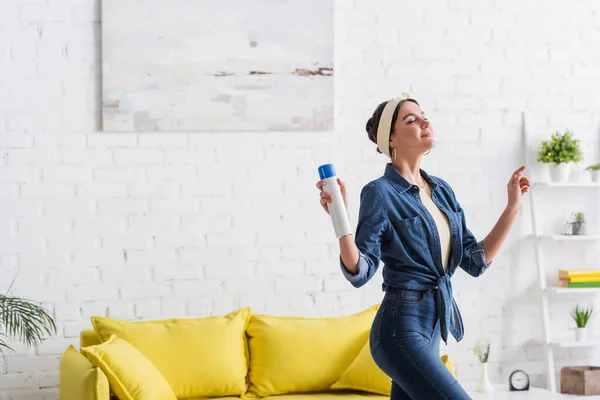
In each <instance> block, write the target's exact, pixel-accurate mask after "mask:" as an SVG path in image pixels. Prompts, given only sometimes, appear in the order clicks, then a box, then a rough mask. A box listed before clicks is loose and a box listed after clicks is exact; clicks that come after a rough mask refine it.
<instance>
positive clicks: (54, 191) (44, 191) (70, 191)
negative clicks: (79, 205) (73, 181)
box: [21, 183, 75, 200]
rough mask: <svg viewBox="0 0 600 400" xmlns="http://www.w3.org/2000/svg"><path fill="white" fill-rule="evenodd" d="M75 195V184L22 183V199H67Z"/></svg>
mask: <svg viewBox="0 0 600 400" xmlns="http://www.w3.org/2000/svg"><path fill="white" fill-rule="evenodd" d="M74 196H75V186H74V185H69V184H63V183H24V184H23V185H21V197H22V198H23V199H34V200H37V199H69V198H72V197H74Z"/></svg>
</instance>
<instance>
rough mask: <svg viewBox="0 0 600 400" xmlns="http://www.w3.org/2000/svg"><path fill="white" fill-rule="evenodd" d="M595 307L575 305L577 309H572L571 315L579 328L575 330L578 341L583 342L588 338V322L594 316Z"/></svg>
mask: <svg viewBox="0 0 600 400" xmlns="http://www.w3.org/2000/svg"><path fill="white" fill-rule="evenodd" d="M592 311H593V307H588V308H580V307H579V306H575V309H574V310H573V311H571V317H573V320H574V321H575V323H576V324H577V330H576V331H575V337H576V339H577V341H578V342H583V341H585V340H586V339H587V323H588V321H589V320H590V317H591V316H592Z"/></svg>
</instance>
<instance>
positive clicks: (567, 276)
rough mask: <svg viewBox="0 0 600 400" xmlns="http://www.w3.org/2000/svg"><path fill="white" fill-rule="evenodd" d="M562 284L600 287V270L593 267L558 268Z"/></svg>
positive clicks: (571, 286) (579, 286)
mask: <svg viewBox="0 0 600 400" xmlns="http://www.w3.org/2000/svg"><path fill="white" fill-rule="evenodd" d="M558 279H559V280H560V286H561V287H565V288H595V287H597V288H600V271H599V270H592V269H579V270H574V269H560V270H558Z"/></svg>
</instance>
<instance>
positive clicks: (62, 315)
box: [54, 303, 81, 321]
mask: <svg viewBox="0 0 600 400" xmlns="http://www.w3.org/2000/svg"><path fill="white" fill-rule="evenodd" d="M54 317H55V318H56V319H58V320H60V321H76V320H79V319H81V309H80V308H79V306H78V305H77V304H70V303H60V304H57V305H55V306H54Z"/></svg>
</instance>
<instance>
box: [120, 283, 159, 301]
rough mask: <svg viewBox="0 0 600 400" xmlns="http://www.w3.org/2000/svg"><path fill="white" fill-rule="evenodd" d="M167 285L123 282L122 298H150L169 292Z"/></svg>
mask: <svg viewBox="0 0 600 400" xmlns="http://www.w3.org/2000/svg"><path fill="white" fill-rule="evenodd" d="M169 291H170V290H169V288H168V287H167V286H163V285H158V284H153V283H122V284H120V285H119V294H120V298H121V299H150V298H154V297H162V296H166V295H167V294H169Z"/></svg>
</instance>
